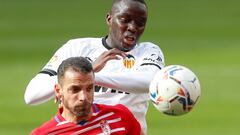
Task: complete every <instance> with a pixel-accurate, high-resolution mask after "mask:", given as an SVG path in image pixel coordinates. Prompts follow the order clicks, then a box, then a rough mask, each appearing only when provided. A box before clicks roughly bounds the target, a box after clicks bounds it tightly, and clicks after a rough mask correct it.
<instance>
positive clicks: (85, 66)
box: [57, 57, 93, 82]
mask: <svg viewBox="0 0 240 135" xmlns="http://www.w3.org/2000/svg"><path fill="white" fill-rule="evenodd" d="M68 69H71V70H74V71H76V72H81V73H90V72H93V67H92V64H91V63H90V61H89V60H88V59H87V58H84V57H71V58H68V59H66V60H64V61H62V63H61V64H60V65H59V67H58V70H57V75H58V82H60V80H61V79H62V77H63V76H64V74H65V72H66V71H67V70H68Z"/></svg>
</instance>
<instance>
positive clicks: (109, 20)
mask: <svg viewBox="0 0 240 135" xmlns="http://www.w3.org/2000/svg"><path fill="white" fill-rule="evenodd" d="M106 23H107V25H108V26H109V25H111V23H112V16H111V14H110V13H107V16H106Z"/></svg>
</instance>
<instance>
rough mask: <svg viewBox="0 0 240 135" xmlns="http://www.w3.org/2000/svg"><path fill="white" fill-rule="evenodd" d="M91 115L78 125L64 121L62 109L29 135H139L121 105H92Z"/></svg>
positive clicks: (135, 123) (132, 117)
mask: <svg viewBox="0 0 240 135" xmlns="http://www.w3.org/2000/svg"><path fill="white" fill-rule="evenodd" d="M92 110H93V114H92V117H91V118H89V119H88V120H87V121H81V122H79V123H78V124H75V123H72V122H69V121H66V120H65V119H64V118H63V117H62V115H61V113H62V111H63V110H62V109H59V110H58V113H57V114H56V115H55V116H54V118H52V120H50V121H48V122H46V123H44V124H43V125H42V126H41V127H39V128H36V129H35V130H34V131H33V132H32V133H31V135H69V134H71V135H140V132H141V128H140V124H139V123H138V121H137V120H136V119H135V118H134V116H133V115H132V113H131V112H130V111H129V110H128V109H127V108H126V107H125V106H123V105H120V104H118V105H115V106H107V105H100V104H93V105H92Z"/></svg>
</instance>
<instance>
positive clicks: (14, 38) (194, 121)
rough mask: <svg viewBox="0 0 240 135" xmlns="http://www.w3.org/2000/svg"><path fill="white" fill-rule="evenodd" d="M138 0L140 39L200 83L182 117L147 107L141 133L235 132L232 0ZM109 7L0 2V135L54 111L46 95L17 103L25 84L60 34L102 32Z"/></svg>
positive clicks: (75, 1)
mask: <svg viewBox="0 0 240 135" xmlns="http://www.w3.org/2000/svg"><path fill="white" fill-rule="evenodd" d="M146 1H147V3H148V6H149V20H148V24H147V28H146V31H145V33H144V35H143V37H142V39H141V41H152V42H154V43H156V44H159V45H160V46H161V48H162V50H163V52H164V54H165V60H166V64H167V65H171V64H180V65H185V66H186V67H189V68H190V69H192V70H193V71H194V72H195V73H196V74H197V75H198V77H199V79H200V81H201V84H202V97H201V98H200V102H199V104H197V106H196V108H194V109H193V111H192V112H190V113H189V114H187V115H185V116H182V117H169V116H165V115H163V114H160V113H159V112H157V111H156V110H155V109H154V108H153V107H152V106H150V109H149V112H148V117H147V119H148V127H149V128H148V130H149V132H148V133H149V135H163V134H168V135H179V134H180V135H183V134H185V135H192V134H194V135H225V134H227V135H237V134H239V133H240V129H239V122H240V115H239V113H240V107H239V106H240V89H239V85H238V84H239V82H240V71H239V70H240V60H239V58H240V53H239V51H240V45H239V44H240V38H239V37H240V25H239V24H240V9H239V4H240V2H239V1H237V0H229V1H224V0H202V1H196V0H185V1H178V0H169V1H164V0H146ZM110 6H111V4H110V0H93V1H81V0H68V1H66V0H65V1H63V0H61V1H60V0H51V1H47V0H42V1H36V0H21V1H20V0H0V75H1V77H0V108H1V111H0V134H1V135H22V134H29V132H30V131H31V130H32V129H33V128H35V127H37V126H39V125H40V124H42V123H43V122H45V121H46V120H49V119H50V118H51V117H52V116H53V115H54V114H55V111H56V106H55V105H54V104H53V101H49V102H48V103H45V104H42V105H39V106H34V107H31V106H27V105H25V103H24V100H23V94H24V91H25V87H26V85H27V83H28V82H29V81H30V79H31V78H32V77H33V76H34V75H35V74H36V73H37V72H38V71H39V70H40V69H41V68H42V67H43V66H44V64H46V62H47V61H48V60H49V59H50V57H51V56H52V54H53V53H54V52H55V50H56V49H57V48H59V47H60V46H61V45H62V44H64V43H65V42H66V41H67V40H69V39H71V38H78V37H99V36H105V35H106V33H107V26H106V24H105V13H106V12H107V11H108V9H109V7H110ZM150 105H151V103H150Z"/></svg>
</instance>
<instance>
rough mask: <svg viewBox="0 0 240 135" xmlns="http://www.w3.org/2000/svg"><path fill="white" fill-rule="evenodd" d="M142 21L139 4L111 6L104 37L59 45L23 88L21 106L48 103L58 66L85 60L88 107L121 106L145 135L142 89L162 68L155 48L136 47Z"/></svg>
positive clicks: (134, 0) (122, 0) (137, 0)
mask: <svg viewBox="0 0 240 135" xmlns="http://www.w3.org/2000/svg"><path fill="white" fill-rule="evenodd" d="M147 17H148V10H147V5H146V3H145V2H144V0H113V4H112V8H111V10H110V11H109V13H108V14H107V17H106V22H107V25H108V27H109V33H108V35H107V36H106V37H103V38H79V39H72V40H69V41H68V42H67V43H66V44H64V45H63V46H62V47H61V48H60V49H58V50H57V51H56V53H55V54H54V56H53V57H52V58H51V60H50V61H49V62H48V63H47V64H46V65H45V66H44V67H43V69H42V70H41V71H40V72H39V73H38V74H37V75H36V76H35V77H34V78H33V79H32V80H31V81H30V82H29V84H28V86H27V88H26V91H25V95H24V98H25V102H26V103H27V104H31V105H37V104H40V103H43V102H46V101H48V100H49V99H51V98H53V97H54V96H55V95H54V86H55V84H56V82H57V76H56V75H57V72H56V71H57V68H58V66H59V65H60V63H61V62H62V61H63V60H65V59H67V58H69V57H77V56H83V57H87V58H88V59H89V60H90V61H92V64H93V69H94V71H95V79H96V80H95V83H96V85H98V86H97V87H96V89H95V93H94V102H95V103H101V104H107V105H115V104H119V103H120V104H123V105H125V106H127V107H128V108H129V110H130V111H131V112H132V113H133V114H134V116H135V117H136V119H137V120H138V121H139V123H140V124H141V128H142V131H143V133H144V134H146V133H147V125H146V120H145V116H146V112H147V108H148V100H149V97H148V87H149V84H150V81H151V80H152V78H153V76H154V75H155V73H156V72H157V71H158V70H160V69H161V68H163V66H164V56H163V54H162V51H161V49H160V48H159V46H157V45H155V44H153V43H151V42H142V43H138V40H139V38H140V36H141V35H142V33H143V32H144V29H145V25H146V22H147Z"/></svg>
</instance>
